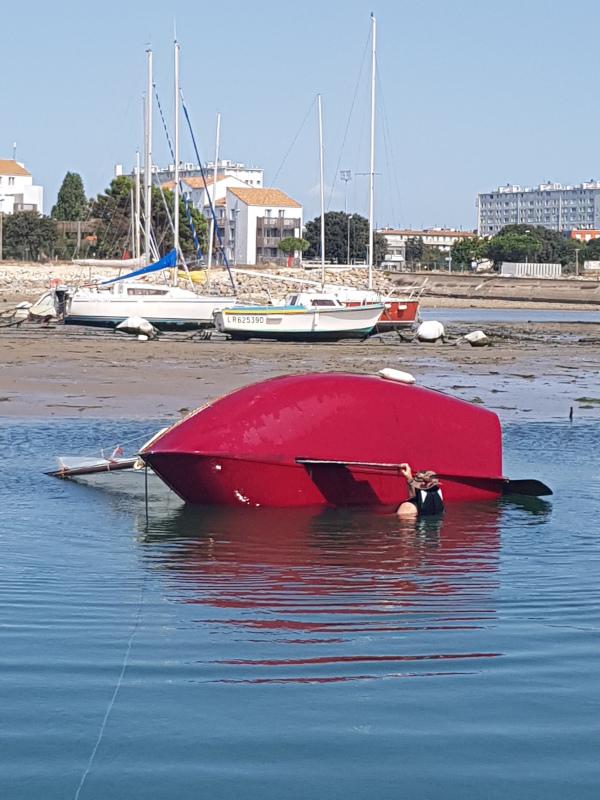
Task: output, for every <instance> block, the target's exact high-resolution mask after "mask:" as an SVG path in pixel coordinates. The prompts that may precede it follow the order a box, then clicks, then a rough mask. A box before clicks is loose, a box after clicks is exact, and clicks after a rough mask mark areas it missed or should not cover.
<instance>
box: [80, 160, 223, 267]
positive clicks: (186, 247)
mask: <svg viewBox="0 0 600 800" xmlns="http://www.w3.org/2000/svg"><path fill="white" fill-rule="evenodd" d="M132 189H133V181H132V179H131V178H130V177H128V176H127V175H120V176H119V177H118V178H114V179H113V180H112V181H111V184H110V186H109V187H108V189H107V190H106V191H105V192H104V194H100V195H98V197H97V198H96V200H94V202H93V204H92V216H93V217H94V218H96V219H98V229H97V232H96V233H97V237H98V245H97V252H96V255H97V256H98V257H99V258H122V257H123V254H124V253H125V252H131V250H132V249H133V247H132V242H131V228H132V226H131V192H132ZM163 192H164V201H163V195H162V194H161V190H160V189H158V188H153V189H152V232H153V236H154V239H155V241H156V243H157V246H158V249H159V252H160V253H161V254H164V253H166V252H167V251H168V250H170V249H171V248H172V247H173V244H174V238H173V230H172V227H171V222H170V220H169V215H171V217H172V214H173V200H174V197H173V193H172V192H170V191H168V190H163ZM165 205H166V206H167V208H168V209H169V214H167V211H166V209H165ZM190 214H191V217H192V221H193V223H194V227H195V229H196V233H197V235H198V239H199V241H200V247H201V249H202V250H203V251H205V250H206V239H207V237H206V229H207V224H206V220H205V219H204V217H203V216H202V214H201V213H200V212H199V211H198V210H197V209H195V208H192V209H191V210H190ZM179 217H180V220H181V225H180V228H179V244H180V247H181V250H182V252H183V254H184V256H185V257H186V258H195V257H196V250H195V244H194V239H193V235H192V232H191V229H190V226H189V223H188V219H187V211H186V207H185V202H184V200H183V198H181V197H180V199H179Z"/></svg>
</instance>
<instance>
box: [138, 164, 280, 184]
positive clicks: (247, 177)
mask: <svg viewBox="0 0 600 800" xmlns="http://www.w3.org/2000/svg"><path fill="white" fill-rule="evenodd" d="M214 170H215V164H214V161H212V162H210V161H209V163H208V164H207V165H206V166H205V167H204V174H205V175H206V177H207V180H208V176H209V175H210V177H211V179H212V177H213V175H214ZM152 172H153V174H154V175H155V179H156V180H158V181H159V182H160V183H164V182H165V181H172V180H173V178H174V176H175V165H174V164H169V165H168V166H166V167H157V166H154V167H153V169H152ZM132 174H133V173H132ZM179 175H180V177H181V178H200V180H202V170H201V169H200V166H199V165H198V164H193V163H182V164H181V165H180V167H179ZM263 175H264V170H263V169H262V168H261V167H248V166H246V164H240V163H238V162H236V161H229V160H228V159H224V158H223V159H219V161H218V162H217V178H223V177H225V176H230V177H233V178H238V179H239V180H241V181H243V182H244V184H245V185H246V186H254V187H256V188H257V189H260V188H262V185H263Z"/></svg>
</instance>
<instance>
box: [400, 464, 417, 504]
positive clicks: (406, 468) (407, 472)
mask: <svg viewBox="0 0 600 800" xmlns="http://www.w3.org/2000/svg"><path fill="white" fill-rule="evenodd" d="M400 472H401V473H402V474H403V475H404V477H405V478H406V483H407V485H408V497H409V498H410V499H412V498H413V497H415V495H416V493H417V492H416V490H415V481H414V478H413V474H412V469H411V468H410V465H409V464H400Z"/></svg>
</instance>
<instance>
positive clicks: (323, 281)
mask: <svg viewBox="0 0 600 800" xmlns="http://www.w3.org/2000/svg"><path fill="white" fill-rule="evenodd" d="M317 109H318V112H319V180H320V187H321V286H323V285H324V284H325V185H324V171H323V109H322V107H321V95H320V94H318V95H317Z"/></svg>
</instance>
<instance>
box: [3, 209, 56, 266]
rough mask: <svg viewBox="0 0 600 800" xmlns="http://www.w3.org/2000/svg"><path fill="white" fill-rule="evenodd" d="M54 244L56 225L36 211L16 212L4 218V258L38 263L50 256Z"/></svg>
mask: <svg viewBox="0 0 600 800" xmlns="http://www.w3.org/2000/svg"><path fill="white" fill-rule="evenodd" d="M55 243H56V223H55V221H54V220H53V219H50V217H43V216H41V214H38V212H37V211H17V212H16V213H15V214H8V215H6V216H5V217H4V230H3V252H4V257H5V258H14V259H23V260H28V259H31V260H32V261H40V259H42V258H48V257H49V256H51V255H52V253H53V250H54V245H55Z"/></svg>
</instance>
